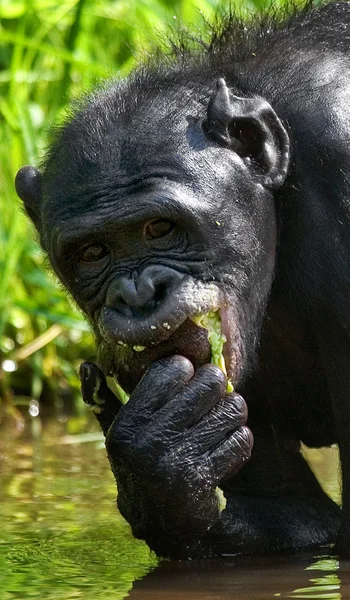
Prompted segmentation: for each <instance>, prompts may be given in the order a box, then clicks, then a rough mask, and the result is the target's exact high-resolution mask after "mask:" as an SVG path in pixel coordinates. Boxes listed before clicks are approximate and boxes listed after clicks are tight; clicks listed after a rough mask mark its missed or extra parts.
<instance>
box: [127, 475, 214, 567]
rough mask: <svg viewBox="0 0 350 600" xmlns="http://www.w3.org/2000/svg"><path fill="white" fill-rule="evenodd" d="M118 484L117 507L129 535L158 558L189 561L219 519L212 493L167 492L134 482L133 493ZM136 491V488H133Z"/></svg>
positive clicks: (200, 491) (197, 491)
mask: <svg viewBox="0 0 350 600" xmlns="http://www.w3.org/2000/svg"><path fill="white" fill-rule="evenodd" d="M123 483H124V482H123V478H121V479H119V481H118V490H119V491H118V499H117V504H118V508H119V511H120V513H121V514H122V515H123V517H124V518H125V519H126V520H127V521H128V523H129V524H130V526H131V528H132V532H133V535H134V536H135V537H137V538H139V539H143V540H145V541H146V542H147V544H148V545H149V546H150V548H151V549H152V550H154V551H155V552H156V553H157V554H158V555H160V556H172V557H175V555H176V557H177V558H189V557H190V555H192V554H193V552H194V548H195V547H196V546H197V545H198V543H199V540H200V539H201V538H203V537H205V536H206V535H207V532H208V531H209V530H210V529H211V528H212V527H213V526H214V525H215V524H217V523H218V521H219V520H220V510H219V505H218V500H217V495H216V493H215V490H213V491H210V492H209V493H204V492H203V490H194V491H193V493H190V492H189V490H188V489H187V490H186V493H185V492H184V491H183V490H182V491H181V490H179V491H177V492H175V491H174V492H173V493H169V490H167V491H166V492H165V491H164V488H163V489H162V487H161V486H159V487H158V486H156V485H151V484H150V483H149V482H143V483H142V481H140V480H138V481H137V485H136V484H135V487H134V486H132V487H133V488H134V489H133V491H132V490H131V489H130V481H129V482H128V483H129V485H128V486H127V487H124V485H123ZM136 488H137V489H136Z"/></svg>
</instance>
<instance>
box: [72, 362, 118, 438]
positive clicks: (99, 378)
mask: <svg viewBox="0 0 350 600" xmlns="http://www.w3.org/2000/svg"><path fill="white" fill-rule="evenodd" d="M80 381H81V393H82V396H83V400H84V402H85V404H87V405H88V406H90V407H92V411H93V413H94V414H95V416H96V419H97V420H98V422H99V423H100V425H101V428H102V431H103V433H104V435H106V434H107V431H108V429H109V428H110V426H111V425H112V423H113V420H114V417H115V416H116V414H117V413H118V411H119V409H120V406H121V404H120V402H119V400H118V398H117V397H116V396H115V395H114V394H113V392H112V391H111V390H110V389H109V387H108V385H107V381H106V378H105V376H104V374H103V373H102V371H101V369H99V368H98V366H97V365H95V364H94V363H91V362H84V363H82V364H81V365H80Z"/></svg>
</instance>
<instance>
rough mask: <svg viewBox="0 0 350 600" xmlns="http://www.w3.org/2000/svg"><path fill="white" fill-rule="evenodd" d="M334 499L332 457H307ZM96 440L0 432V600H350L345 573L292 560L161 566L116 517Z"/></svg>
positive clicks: (51, 427)
mask: <svg viewBox="0 0 350 600" xmlns="http://www.w3.org/2000/svg"><path fill="white" fill-rule="evenodd" d="M310 456H311V459H312V461H313V465H314V467H315V469H316V471H317V473H318V476H319V477H320V478H321V480H322V482H323V483H324V485H325V487H326V488H327V490H328V492H329V493H330V494H331V495H332V496H333V497H337V496H338V495H339V488H338V459H337V454H336V451H335V450H328V451H327V452H321V451H312V452H311V453H310ZM115 495H116V493H115V485H114V481H113V478H112V475H111V473H110V470H109V466H108V463H107V460H106V456H105V451H104V448H103V443H102V439H101V437H100V435H99V433H98V432H97V430H96V428H95V425H94V423H93V422H90V421H89V420H86V419H85V418H80V419H79V418H76V419H70V420H68V421H66V422H58V421H57V420H52V421H48V422H46V423H45V425H44V426H43V427H41V426H40V419H39V417H36V418H32V419H29V420H28V422H27V424H26V427H25V429H24V431H23V432H22V433H21V432H19V431H18V430H17V429H16V428H15V427H14V426H13V423H12V422H8V423H6V426H3V427H2V428H1V429H0V506H1V508H0V510H1V520H0V600H27V599H38V600H39V599H40V600H41V599H48V600H73V599H74V600H76V599H84V600H101V599H108V600H109V599H113V600H117V599H121V598H130V599H133V600H192V599H201V600H226V599H229V598H230V599H231V600H236V599H237V600H246V599H249V600H264V599H267V598H269V599H270V598H271V599H272V598H309V599H310V598H328V599H333V600H338V599H340V598H343V599H349V600H350V563H349V562H347V561H344V562H341V563H340V564H339V562H338V560H337V559H336V558H334V557H331V556H329V555H328V554H327V551H323V552H318V553H314V554H302V555H298V556H291V555H282V556H273V557H268V558H267V557H249V558H247V557H245V558H243V557H238V558H232V559H230V560H220V561H201V562H195V561H192V562H186V561H183V562H170V561H169V562H167V561H164V562H162V563H161V564H158V561H157V558H156V557H155V556H154V555H153V554H152V553H150V552H149V550H148V548H147V546H146V545H145V544H143V543H142V542H138V541H136V540H134V539H133V538H132V536H131V534H130V531H129V528H128V525H127V524H126V523H125V521H124V520H123V519H122V517H121V516H120V515H119V514H118V513H117V511H116V508H115V502H114V499H115Z"/></svg>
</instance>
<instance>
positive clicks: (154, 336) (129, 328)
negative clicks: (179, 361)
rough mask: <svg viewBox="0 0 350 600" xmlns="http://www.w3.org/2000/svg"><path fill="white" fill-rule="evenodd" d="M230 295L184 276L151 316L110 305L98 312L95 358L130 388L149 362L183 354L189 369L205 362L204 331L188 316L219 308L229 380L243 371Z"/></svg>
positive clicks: (207, 351) (208, 354) (207, 348)
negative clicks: (120, 310)
mask: <svg viewBox="0 0 350 600" xmlns="http://www.w3.org/2000/svg"><path fill="white" fill-rule="evenodd" d="M232 300H233V299H232V298H227V297H226V296H224V295H223V293H222V290H221V289H220V288H219V287H218V286H217V285H215V284H213V283H204V282H200V281H199V282H198V281H195V280H193V279H192V278H188V279H186V280H185V281H184V282H183V283H182V284H180V285H179V286H178V287H177V288H176V289H175V290H174V291H173V293H172V294H171V295H169V297H168V298H167V299H166V300H165V301H163V302H162V304H161V305H160V306H159V308H158V309H156V310H155V311H154V312H153V313H152V314H151V315H150V316H148V317H145V318H140V317H137V318H136V317H135V318H130V317H126V316H123V315H121V314H120V313H118V312H117V311H114V310H113V309H112V308H110V307H105V308H104V309H103V310H102V311H101V315H100V319H99V331H97V332H96V334H97V345H98V362H99V365H100V366H101V368H102V369H103V371H104V373H105V374H106V375H112V376H114V377H115V378H116V379H117V380H118V382H119V384H120V385H121V386H122V387H123V388H124V389H125V391H127V392H128V393H131V392H132V390H133V389H134V388H135V386H136V385H137V383H138V382H139V380H140V379H141V377H142V375H143V374H144V373H145V371H146V370H147V369H148V367H149V366H150V365H151V364H152V363H153V362H154V361H156V360H159V359H161V358H165V357H168V356H173V355H175V354H177V355H182V356H185V357H186V358H188V359H189V360H190V361H191V362H192V364H193V366H194V369H195V370H197V369H198V368H199V367H200V366H202V365H204V364H206V363H209V362H210V359H211V349H210V344H209V341H208V332H207V330H206V329H204V328H203V327H201V326H198V325H197V324H196V323H194V322H193V321H192V320H191V318H192V317H194V316H196V315H199V314H206V313H208V312H211V311H215V312H216V311H218V312H219V314H220V317H221V324H222V333H223V334H224V336H225V338H226V342H225V344H224V347H223V355H224V359H225V364H226V369H227V374H228V377H229V378H230V380H231V381H232V382H233V383H234V382H236V381H237V379H238V378H239V376H240V373H241V370H242V362H243V361H242V358H243V357H242V346H243V344H242V339H241V337H240V332H239V328H238V320H237V311H236V307H235V302H232Z"/></svg>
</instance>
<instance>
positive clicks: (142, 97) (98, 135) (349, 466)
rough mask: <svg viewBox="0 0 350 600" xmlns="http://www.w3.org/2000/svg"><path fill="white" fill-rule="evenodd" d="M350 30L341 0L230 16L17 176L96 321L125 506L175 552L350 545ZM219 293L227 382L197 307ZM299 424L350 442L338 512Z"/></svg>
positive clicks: (100, 384)
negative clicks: (257, 17) (256, 21)
mask: <svg viewBox="0 0 350 600" xmlns="http://www.w3.org/2000/svg"><path fill="white" fill-rule="evenodd" d="M340 31H341V35H340V33H339V32H340ZM349 49H350V6H349V5H348V4H346V3H345V4H334V3H333V4H330V5H328V6H325V7H322V8H318V9H311V8H308V9H307V10H306V11H305V12H304V13H303V14H301V15H298V14H294V15H293V16H292V17H291V19H290V20H289V21H288V22H286V24H285V25H283V26H282V25H280V24H278V23H277V22H276V23H275V24H274V23H270V24H269V25H267V26H266V32H265V33H262V32H261V30H260V29H259V27H257V29H256V30H255V29H254V26H252V28H251V31H249V32H248V33H247V32H246V31H245V30H244V29H242V26H241V24H240V23H239V22H238V21H237V20H236V19H235V18H234V17H233V18H231V20H228V21H227V23H226V26H224V28H223V34H222V35H221V36H220V34H218V35H217V36H216V37H215V36H214V40H213V44H212V46H211V48H209V50H207V51H206V50H202V54H200V55H199V56H191V52H188V53H187V54H186V55H185V57H184V58H183V62H181V61H180V62H179V63H178V64H177V63H176V61H175V62H174V64H173V65H172V66H169V64H167V63H166V62H164V64H162V63H159V64H157V65H155V66H154V65H153V66H152V65H150V66H149V67H148V68H144V69H141V70H140V71H138V72H137V73H136V74H135V75H134V76H133V77H132V78H130V79H129V80H128V81H126V82H124V83H118V84H113V85H112V86H111V87H109V88H107V89H106V90H103V91H102V92H99V93H97V94H96V95H95V96H93V97H92V98H91V99H90V100H88V101H86V102H85V104H84V105H83V106H82V107H81V108H80V109H79V110H77V112H76V114H75V116H74V117H73V118H72V119H71V121H70V122H68V123H67V124H66V125H65V126H64V128H63V129H62V130H60V131H59V132H57V135H56V138H55V140H54V142H53V143H52V146H51V148H50V151H49V154H48V156H47V158H46V161H45V163H44V165H43V168H42V170H41V171H39V170H38V169H36V168H34V167H24V168H23V169H21V171H20V172H19V173H18V175H17V178H16V187H17V192H18V194H19V196H20V197H21V198H22V199H23V201H24V204H25V207H26V210H27V212H28V214H29V216H30V217H31V219H32V220H33V222H34V224H35V226H36V228H37V230H38V232H39V234H40V239H41V244H42V246H43V248H44V249H45V250H46V252H47V253H48V256H49V258H50V261H51V263H52V266H53V268H54V270H55V272H56V273H57V274H58V276H59V277H60V279H61V280H62V282H63V284H64V285H65V286H66V287H67V289H68V290H69V292H70V293H71V295H72V296H73V297H74V298H75V300H76V302H77V304H78V305H79V307H80V308H81V309H82V310H83V311H84V312H85V313H86V315H87V317H88V319H89V320H90V322H91V323H92V326H93V329H94V332H95V336H96V342H97V347H98V365H99V366H97V365H95V364H93V363H86V364H84V365H82V368H81V379H82V393H83V397H84V400H85V402H86V403H87V404H90V405H91V406H92V407H93V409H94V411H95V413H96V416H97V419H98V420H99V422H100V424H101V427H102V429H103V431H104V433H105V435H106V448H107V452H108V457H109V460H110V463H111V467H112V470H113V473H114V475H115V477H116V480H117V484H118V507H119V509H120V511H121V513H122V514H123V515H124V516H125V518H126V519H127V520H128V521H129V523H130V525H131V527H132V530H133V532H134V535H135V536H138V537H141V538H143V539H145V540H146V541H147V543H148V544H149V546H150V547H151V548H152V549H154V550H155V551H156V552H157V553H158V554H160V555H168V556H171V557H175V558H186V557H209V556H220V555H223V554H232V553H237V552H262V551H266V552H269V551H276V550H284V549H297V548H301V547H307V546H313V545H320V544H329V543H331V542H334V541H336V548H337V550H338V551H340V552H343V553H348V552H349V550H350V442H349V439H350V437H349V435H348V430H349V427H350V407H349V400H348V396H349V393H348V390H349V389H350V370H349V368H348V365H349V364H350V342H349V326H350V310H349V300H348V299H349V289H350V271H349V268H348V260H349V259H348V257H349V256H350V234H349V231H350V229H349V225H350V223H349V220H350V210H349V206H350V205H349V202H350V200H349V190H350V150H349V144H348V139H349V135H350V108H349V107H350V84H349V81H350V77H349V75H350V59H349V58H348V57H349ZM222 73H224V74H225V80H224V79H222V78H221V77H220V75H221V74H222ZM215 82H216V84H215ZM316 107H317V109H316ZM208 311H219V313H220V316H221V320H222V328H223V333H224V334H225V336H226V340H227V341H226V343H225V345H224V350H223V352H224V357H225V362H226V367H227V374H228V376H229V378H230V379H231V380H232V381H233V383H234V387H235V392H233V393H230V394H228V393H227V392H226V389H227V379H226V377H225V376H224V374H223V373H222V372H221V371H220V370H219V369H218V368H217V367H215V366H213V365H208V362H209V361H210V347H209V343H208V339H207V334H206V332H205V330H204V329H202V328H200V327H198V326H197V325H196V324H195V323H194V322H193V321H192V317H194V316H196V315H198V314H201V313H205V312H208ZM106 377H107V378H108V377H112V378H115V379H117V380H118V381H119V383H120V384H121V385H122V386H123V387H124V388H125V389H126V390H127V391H128V392H129V393H130V394H131V397H130V400H129V402H128V403H127V404H126V405H125V406H121V405H120V403H119V401H118V400H117V398H116V396H115V395H114V394H113V392H112V391H111V390H110V389H109V387H108V385H107V381H106ZM108 381H109V382H110V380H108ZM243 398H244V400H243ZM247 407H248V410H247ZM248 411H249V416H248V421H247V413H248ZM253 437H254V447H253ZM301 441H302V442H304V443H305V444H307V445H310V446H315V447H320V446H324V445H330V444H333V443H338V444H339V447H340V455H341V462H342V476H343V510H342V514H340V510H339V508H338V507H337V506H336V505H335V504H334V503H333V502H332V501H331V500H330V499H329V498H328V497H327V496H326V495H325V494H324V492H323V491H322V489H321V488H320V486H319V484H318V482H317V481H316V479H315V477H314V475H313V474H312V472H311V470H310V469H309V467H308V465H307V464H306V462H305V461H304V459H303V457H302V455H301V454H300V442H301ZM217 486H219V487H220V488H221V489H222V490H223V491H224V493H225V497H226V500H227V507H226V509H225V510H224V511H222V512H221V511H220V510H219V505H218V498H217V493H216V488H217ZM340 522H341V526H340V527H339V524H340ZM338 531H339V534H338Z"/></svg>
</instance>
